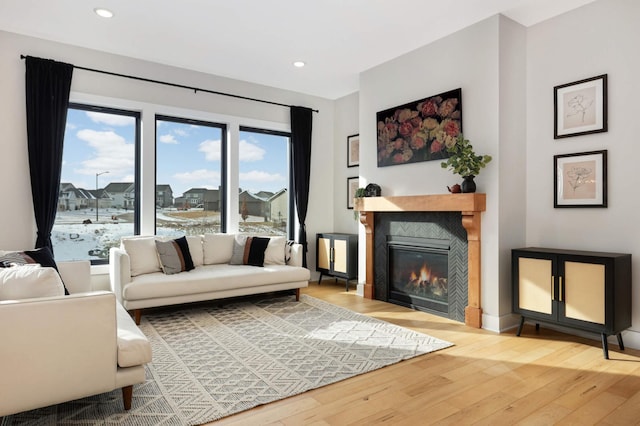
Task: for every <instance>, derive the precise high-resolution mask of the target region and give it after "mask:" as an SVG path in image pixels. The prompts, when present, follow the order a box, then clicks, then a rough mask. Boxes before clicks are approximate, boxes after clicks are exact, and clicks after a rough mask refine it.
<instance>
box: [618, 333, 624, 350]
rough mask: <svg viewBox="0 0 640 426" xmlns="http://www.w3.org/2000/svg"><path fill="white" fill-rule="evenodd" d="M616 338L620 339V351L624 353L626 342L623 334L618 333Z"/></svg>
mask: <svg viewBox="0 0 640 426" xmlns="http://www.w3.org/2000/svg"><path fill="white" fill-rule="evenodd" d="M616 336H617V337H618V346H620V350H621V351H624V342H623V341H622V333H618V334H617V335H616Z"/></svg>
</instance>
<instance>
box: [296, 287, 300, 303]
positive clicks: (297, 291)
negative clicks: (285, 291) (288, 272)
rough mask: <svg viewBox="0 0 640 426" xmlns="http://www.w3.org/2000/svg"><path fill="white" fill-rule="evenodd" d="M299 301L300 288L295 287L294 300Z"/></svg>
mask: <svg viewBox="0 0 640 426" xmlns="http://www.w3.org/2000/svg"><path fill="white" fill-rule="evenodd" d="M299 301H300V289H299V288H296V302H299Z"/></svg>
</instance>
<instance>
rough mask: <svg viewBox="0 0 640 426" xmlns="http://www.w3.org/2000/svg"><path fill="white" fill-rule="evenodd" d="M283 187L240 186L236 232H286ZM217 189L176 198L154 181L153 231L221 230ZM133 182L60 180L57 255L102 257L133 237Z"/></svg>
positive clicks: (54, 238)
mask: <svg viewBox="0 0 640 426" xmlns="http://www.w3.org/2000/svg"><path fill="white" fill-rule="evenodd" d="M288 207H289V200H288V194H287V189H286V188H283V189H281V190H279V191H277V192H275V193H274V192H270V191H259V192H257V193H254V192H251V191H246V190H241V192H240V194H239V205H238V212H239V213H240V223H239V224H238V225H239V226H238V231H239V232H240V233H253V234H259V235H286V231H287V216H288V215H287V212H288V211H289V208H288ZM220 208H221V205H220V190H218V189H207V188H191V189H189V190H187V191H185V192H184V194H182V195H181V196H179V197H174V196H173V190H172V188H171V185H166V184H165V185H156V234H157V235H162V236H166V237H172V238H173V237H178V236H182V235H198V234H205V233H212V232H221V228H220ZM134 210H135V185H134V184H133V183H131V182H111V183H109V184H107V186H105V187H104V188H99V189H95V190H94V189H91V190H89V189H84V188H77V187H76V186H75V185H73V184H72V183H68V182H65V183H61V184H60V196H59V201H58V213H57V214H56V222H55V224H54V227H53V230H52V243H53V248H54V253H55V255H56V259H59V260H77V259H83V258H84V259H86V258H87V257H88V258H89V259H90V260H92V261H105V260H106V259H107V258H108V256H109V248H111V247H115V246H118V245H119V244H120V238H122V237H124V236H129V235H134V233H135V230H134Z"/></svg>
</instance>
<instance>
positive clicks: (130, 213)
mask: <svg viewBox="0 0 640 426" xmlns="http://www.w3.org/2000/svg"><path fill="white" fill-rule="evenodd" d="M139 140H140V114H139V113H138V112H135V111H124V110H117V109H113V108H102V107H96V106H90V105H81V104H69V109H68V111H67V125H66V131H65V137H64V149H63V155H62V174H61V180H60V193H59V201H58V209H57V213H56V220H55V223H54V226H53V230H52V234H51V241H52V244H53V250H54V252H55V257H56V260H87V259H89V260H91V263H92V264H100V263H107V262H108V257H109V248H111V247H114V246H118V245H119V244H120V238H121V237H123V236H126V235H134V234H137V233H138V229H139V198H140V197H139V193H140V191H139V187H138V181H137V179H136V176H138V172H137V169H138V167H137V158H138V155H137V153H138V149H139V148H138V147H139V145H140V144H139Z"/></svg>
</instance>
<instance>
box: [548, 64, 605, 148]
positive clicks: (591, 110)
mask: <svg viewBox="0 0 640 426" xmlns="http://www.w3.org/2000/svg"><path fill="white" fill-rule="evenodd" d="M553 110H554V114H555V116H554V133H553V137H554V139H559V138H566V137H569V136H578V135H586V134H590V133H599V132H606V131H607V74H603V75H599V76H597V77H592V78H587V79H585V80H580V81H574V82H573V83H567V84H562V85H560V86H556V87H554V88H553Z"/></svg>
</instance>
